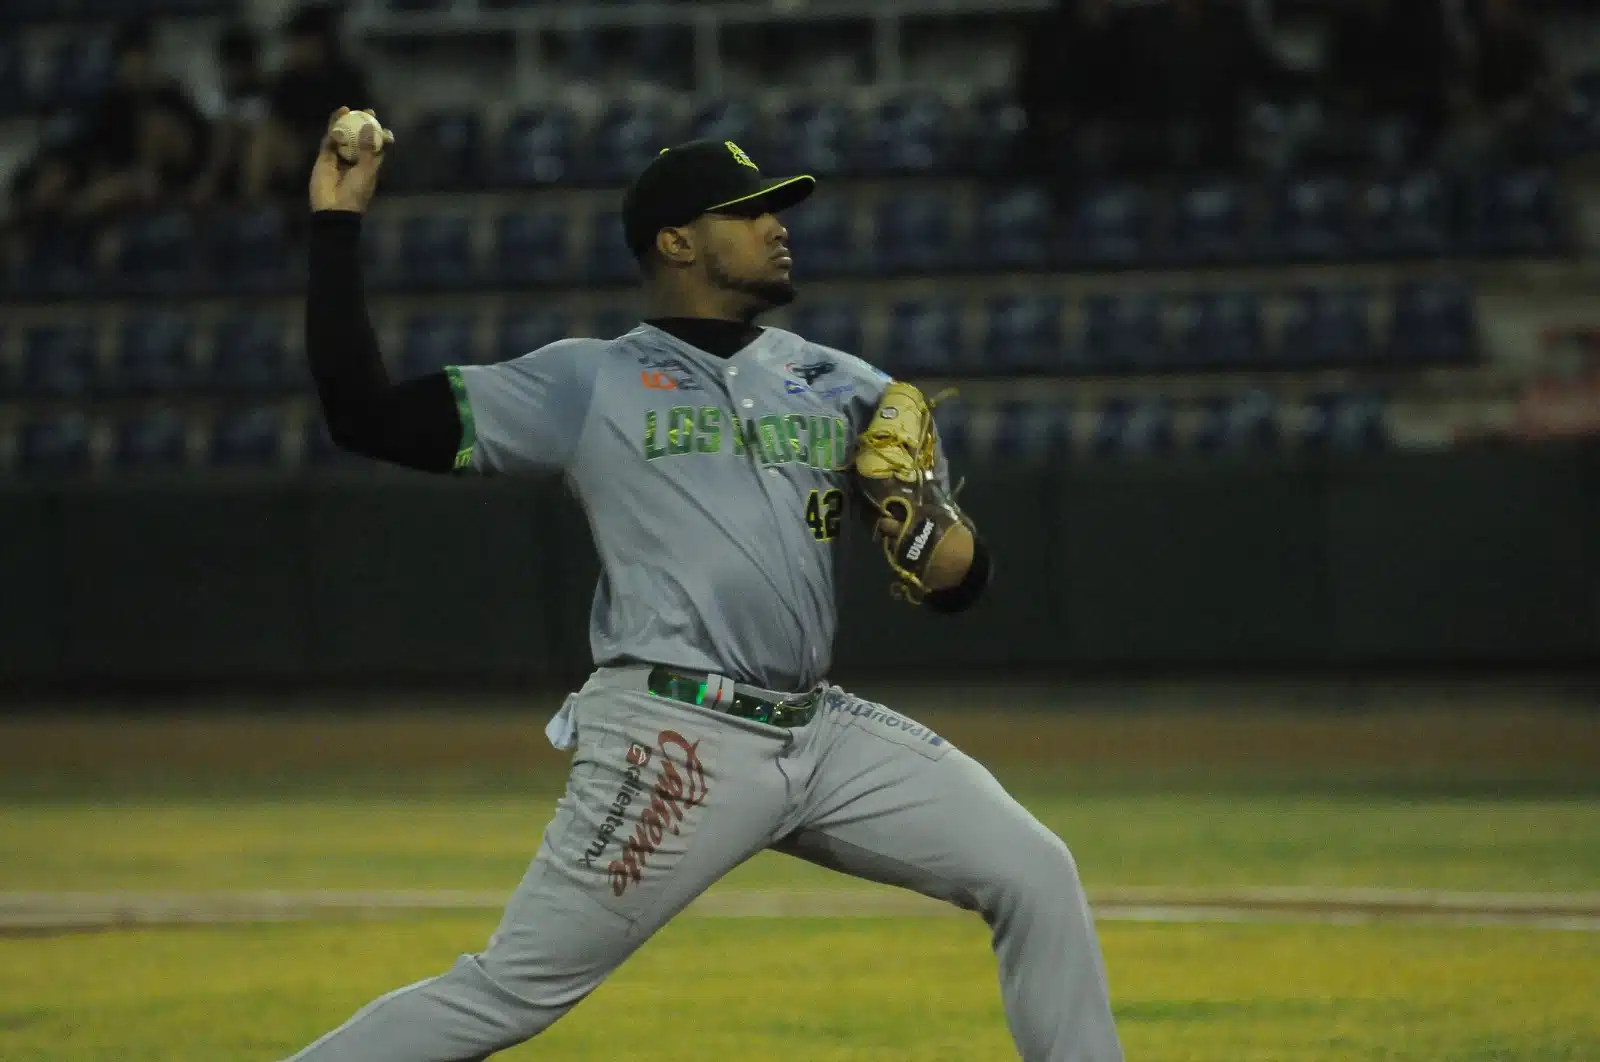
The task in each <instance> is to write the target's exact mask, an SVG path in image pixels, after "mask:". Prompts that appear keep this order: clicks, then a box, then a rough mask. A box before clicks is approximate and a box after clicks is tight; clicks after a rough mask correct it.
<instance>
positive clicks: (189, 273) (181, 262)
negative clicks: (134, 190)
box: [117, 210, 198, 294]
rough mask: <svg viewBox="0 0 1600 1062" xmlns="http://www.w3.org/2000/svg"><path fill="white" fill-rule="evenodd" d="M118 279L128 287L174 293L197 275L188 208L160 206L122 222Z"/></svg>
mask: <svg viewBox="0 0 1600 1062" xmlns="http://www.w3.org/2000/svg"><path fill="white" fill-rule="evenodd" d="M120 231H121V241H120V245H119V247H118V252H117V282H118V284H119V285H121V286H122V287H124V288H125V289H127V290H129V291H136V292H141V293H145V294H173V293H177V292H180V291H182V290H184V289H185V288H186V287H187V286H188V285H189V284H191V283H192V282H194V281H195V280H196V279H197V271H196V268H195V267H196V265H197V264H198V261H197V260H198V245H197V242H196V238H195V227H194V219H193V218H192V217H191V216H190V215H189V213H188V212H187V211H183V210H159V211H155V212H153V213H149V214H139V215H134V216H132V217H130V218H128V219H127V220H126V221H124V222H123V223H122V226H121V230H120Z"/></svg>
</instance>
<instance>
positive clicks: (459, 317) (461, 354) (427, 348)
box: [395, 312, 479, 380]
mask: <svg viewBox="0 0 1600 1062" xmlns="http://www.w3.org/2000/svg"><path fill="white" fill-rule="evenodd" d="M473 347H474V345H473V341H472V318H471V317H469V316H467V315H466V314H464V313H454V312H443V313H418V314H413V315H412V316H411V317H409V318H408V319H407V320H406V323H405V332H404V334H403V336H402V337H401V340H400V356H399V358H398V359H397V362H396V365H395V377H396V378H397V379H403V380H409V379H413V378H415V377H418V376H426V375H427V374H428V373H431V372H441V371H443V370H444V367H445V366H446V365H471V364H474V363H475V362H477V361H478V360H479V359H478V358H477V357H476V356H475V352H474V349H473Z"/></svg>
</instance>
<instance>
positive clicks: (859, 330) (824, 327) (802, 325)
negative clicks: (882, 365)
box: [794, 301, 865, 357]
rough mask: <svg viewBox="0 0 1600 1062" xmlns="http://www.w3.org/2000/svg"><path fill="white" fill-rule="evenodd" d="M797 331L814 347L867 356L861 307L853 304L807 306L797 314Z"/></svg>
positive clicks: (803, 306) (829, 303) (838, 303)
mask: <svg viewBox="0 0 1600 1062" xmlns="http://www.w3.org/2000/svg"><path fill="white" fill-rule="evenodd" d="M794 331H795V332H797V333H798V334H800V335H802V336H804V337H805V338H807V339H809V340H811V341H812V342H813V343H820V344H821V345H822V346H825V347H832V348H833V349H834V350H842V351H844V352H845V353H846V354H854V355H856V356H858V357H860V356H864V355H865V350H864V349H863V335H864V331H865V330H864V328H863V324H862V312H861V307H860V306H858V305H857V304H855V303H853V302H839V301H835V302H806V303H803V304H801V305H800V306H799V307H798V308H796V310H795V314H794Z"/></svg>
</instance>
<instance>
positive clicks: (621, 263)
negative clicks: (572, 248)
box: [584, 210, 639, 284]
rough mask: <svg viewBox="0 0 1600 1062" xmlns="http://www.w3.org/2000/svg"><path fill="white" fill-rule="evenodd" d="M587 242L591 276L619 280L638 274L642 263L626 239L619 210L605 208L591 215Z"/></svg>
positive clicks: (612, 281)
mask: <svg viewBox="0 0 1600 1062" xmlns="http://www.w3.org/2000/svg"><path fill="white" fill-rule="evenodd" d="M584 246H585V254H584V264H585V270H584V271H585V274H586V276H587V277H588V278H589V280H591V281H597V282H600V283H610V284H618V283H621V282H623V281H626V280H632V279H634V278H635V277H637V276H638V275H639V263H638V262H637V261H635V260H634V257H633V252H632V251H631V250H629V249H628V245H627V243H626V242H625V241H624V239H623V234H622V215H621V213H619V212H618V211H615V210H602V211H599V212H598V213H596V214H594V215H592V216H591V217H590V218H589V231H588V233H587V237H586V240H585V245H584Z"/></svg>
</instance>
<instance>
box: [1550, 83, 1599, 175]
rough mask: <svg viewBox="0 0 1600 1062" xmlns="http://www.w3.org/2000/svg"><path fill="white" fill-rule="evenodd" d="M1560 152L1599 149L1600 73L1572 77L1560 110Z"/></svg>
mask: <svg viewBox="0 0 1600 1062" xmlns="http://www.w3.org/2000/svg"><path fill="white" fill-rule="evenodd" d="M1559 141H1560V146H1561V151H1562V152H1563V153H1564V154H1567V155H1578V154H1583V153H1585V152H1589V151H1594V150H1596V149H1597V148H1600V70H1587V71H1584V72H1582V73H1580V74H1577V75H1575V76H1574V77H1573V78H1572V80H1571V81H1570V82H1569V83H1568V85H1567V92H1566V96H1565V98H1564V99H1563V101H1562V107H1561V132H1560V134H1559Z"/></svg>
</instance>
